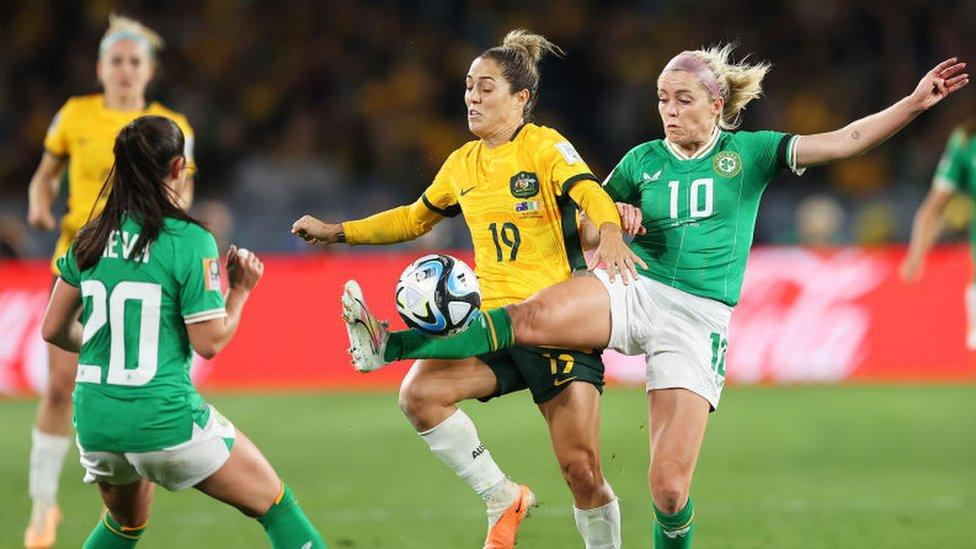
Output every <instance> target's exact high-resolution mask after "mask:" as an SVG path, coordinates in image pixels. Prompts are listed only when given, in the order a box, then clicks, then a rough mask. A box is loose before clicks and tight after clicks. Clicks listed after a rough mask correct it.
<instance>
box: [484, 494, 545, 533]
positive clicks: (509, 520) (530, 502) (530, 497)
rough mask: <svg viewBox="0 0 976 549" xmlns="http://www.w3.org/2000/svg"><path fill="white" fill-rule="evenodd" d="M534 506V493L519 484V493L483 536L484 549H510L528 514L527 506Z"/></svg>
mask: <svg viewBox="0 0 976 549" xmlns="http://www.w3.org/2000/svg"><path fill="white" fill-rule="evenodd" d="M534 506H535V494H533V493H532V490H529V487H528V486H526V485H524V484H519V495H518V497H517V498H515V501H514V502H513V503H512V504H511V505H510V506H509V507H508V509H505V512H504V513H502V516H501V517H499V519H498V522H496V523H495V525H494V526H492V527H491V529H489V530H488V536H487V537H486V538H485V549H512V548H513V547H515V538H516V537H517V536H518V529H519V526H520V525H521V524H522V520H523V519H525V517H526V516H528V514H529V508H530V507H534Z"/></svg>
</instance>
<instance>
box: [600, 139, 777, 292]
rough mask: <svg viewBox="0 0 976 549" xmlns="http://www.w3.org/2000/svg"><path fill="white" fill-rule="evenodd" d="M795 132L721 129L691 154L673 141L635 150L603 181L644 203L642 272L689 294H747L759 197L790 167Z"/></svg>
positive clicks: (637, 244)
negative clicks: (744, 291)
mask: <svg viewBox="0 0 976 549" xmlns="http://www.w3.org/2000/svg"><path fill="white" fill-rule="evenodd" d="M795 144H796V138H795V137H794V136H791V135H788V134H784V133H779V132H773V131H759V132H735V133H732V132H724V131H717V130H716V132H715V133H714V134H713V135H712V137H711V139H710V141H709V143H708V144H706V146H705V147H704V148H703V149H702V150H701V151H699V152H698V153H697V154H695V155H694V156H693V157H690V158H689V157H687V156H686V155H685V154H683V153H682V151H680V150H679V149H678V148H677V147H675V146H673V145H671V144H670V143H668V142H667V141H666V140H663V139H658V140H654V141H649V142H647V143H643V144H641V145H638V146H636V147H634V148H633V149H631V150H630V151H629V152H628V153H627V154H626V155H624V157H623V159H621V161H620V163H619V164H617V166H616V167H615V168H614V169H613V171H612V172H611V173H610V175H609V176H608V177H607V179H606V181H605V182H604V183H603V185H604V188H605V189H606V191H607V193H609V194H610V196H611V197H612V198H613V200H614V201H616V202H626V203H629V204H633V205H635V206H639V207H640V209H641V212H642V213H643V217H644V220H643V225H644V228H645V229H647V234H645V235H641V236H638V237H636V238H635V239H634V241H633V243H632V244H631V248H632V249H633V250H634V252H635V253H636V254H637V255H638V256H640V258H641V259H643V260H644V262H645V263H647V265H648V268H647V269H643V268H639V269H638V270H639V272H640V273H641V274H643V275H645V276H648V277H650V278H652V279H654V280H657V281H659V282H662V283H664V284H668V285H670V286H673V287H675V288H678V289H680V290H683V291H686V292H688V293H691V294H694V295H698V296H702V297H707V298H709V299H715V300H717V301H721V302H722V303H725V304H727V305H730V306H734V305H735V304H736V303H737V302H738V301H739V291H740V289H741V288H742V278H743V276H744V275H745V269H746V258H747V257H748V255H749V248H750V246H751V245H752V236H753V231H754V229H755V226H756V213H757V211H758V210H759V199H760V197H761V196H762V193H763V190H765V188H766V185H767V184H768V183H769V182H770V180H772V179H773V177H774V176H775V175H776V174H777V173H778V172H779V171H780V170H781V169H782V168H784V167H791V166H792V167H794V168H795V163H793V162H792V161H791V159H793V158H794V147H795Z"/></svg>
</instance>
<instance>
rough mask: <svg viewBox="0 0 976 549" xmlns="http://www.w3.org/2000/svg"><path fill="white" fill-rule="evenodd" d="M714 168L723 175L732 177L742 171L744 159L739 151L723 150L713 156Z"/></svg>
mask: <svg viewBox="0 0 976 549" xmlns="http://www.w3.org/2000/svg"><path fill="white" fill-rule="evenodd" d="M712 168H714V169H715V172H716V173H718V174H719V175H721V176H722V177H726V178H732V177H735V176H737V175H739V172H741V171H742V159H741V158H739V153H736V152H732V151H722V152H720V153H718V154H716V155H715V157H714V158H712Z"/></svg>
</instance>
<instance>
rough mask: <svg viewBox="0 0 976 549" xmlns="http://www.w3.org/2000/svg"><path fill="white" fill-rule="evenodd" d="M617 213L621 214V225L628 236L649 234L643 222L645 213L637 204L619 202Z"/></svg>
mask: <svg viewBox="0 0 976 549" xmlns="http://www.w3.org/2000/svg"><path fill="white" fill-rule="evenodd" d="M617 213H618V214H620V227H621V228H622V229H623V231H624V234H625V235H627V236H635V235H640V234H647V229H645V228H644V225H642V224H641V222H642V221H644V214H643V213H641V209H640V208H638V207H637V206H634V205H631V204H627V203H626V202H617Z"/></svg>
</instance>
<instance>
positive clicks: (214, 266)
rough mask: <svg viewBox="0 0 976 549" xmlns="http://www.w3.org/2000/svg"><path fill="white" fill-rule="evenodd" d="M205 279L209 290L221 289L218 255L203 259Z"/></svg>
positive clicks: (205, 284) (216, 290)
mask: <svg viewBox="0 0 976 549" xmlns="http://www.w3.org/2000/svg"><path fill="white" fill-rule="evenodd" d="M203 280H204V286H205V287H206V289H207V290H212V291H215V292H219V291H220V260H219V259H217V258H216V257H208V258H206V259H204V260H203Z"/></svg>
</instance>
